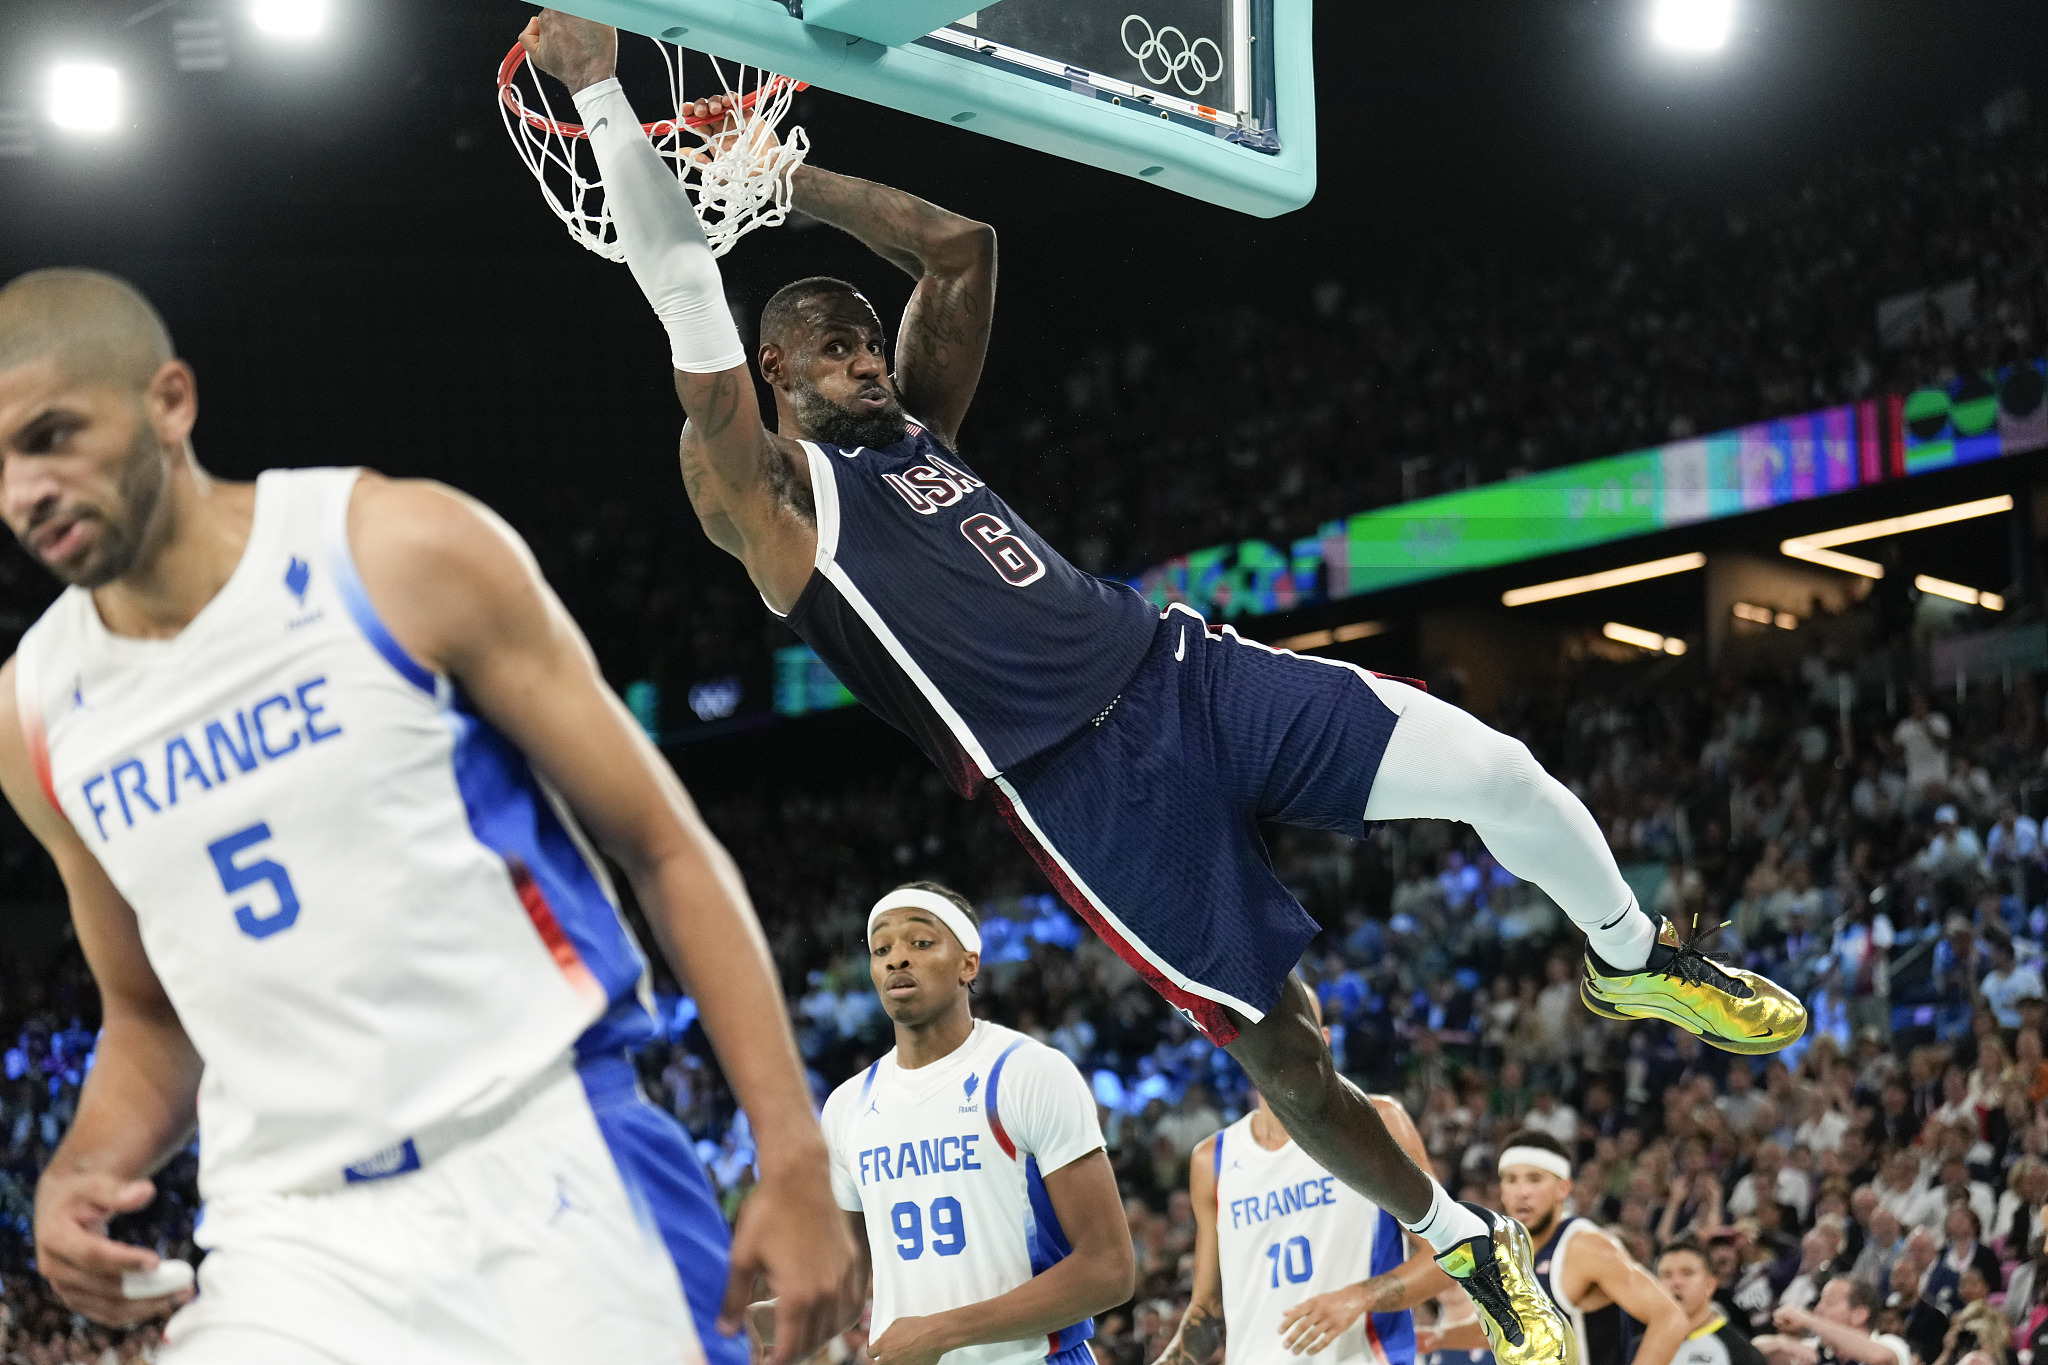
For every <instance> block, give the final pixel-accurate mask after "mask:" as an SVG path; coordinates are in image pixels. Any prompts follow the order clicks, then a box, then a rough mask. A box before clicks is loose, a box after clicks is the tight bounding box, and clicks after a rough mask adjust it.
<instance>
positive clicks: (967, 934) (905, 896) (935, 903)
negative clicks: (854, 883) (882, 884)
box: [868, 886, 981, 953]
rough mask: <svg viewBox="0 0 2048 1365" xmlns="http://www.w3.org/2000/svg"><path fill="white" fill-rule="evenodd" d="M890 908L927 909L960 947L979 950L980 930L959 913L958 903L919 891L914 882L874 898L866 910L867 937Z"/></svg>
mask: <svg viewBox="0 0 2048 1365" xmlns="http://www.w3.org/2000/svg"><path fill="white" fill-rule="evenodd" d="M891 910H929V911H931V913H933V914H934V915H937V916H938V917H939V923H941V924H943V925H945V926H946V927H947V928H948V929H951V930H952V931H953V937H954V938H957V939H959V940H960V946H961V947H963V948H965V949H966V950H967V951H968V952H970V953H978V952H980V951H981V930H979V929H977V928H975V927H974V921H973V920H971V919H969V918H967V916H966V915H964V914H962V913H961V910H960V907H959V906H957V905H955V904H953V902H951V901H949V900H947V899H946V898H945V897H944V896H941V895H939V894H937V893H936V892H932V891H920V890H919V889H917V888H916V887H914V886H906V887H902V888H900V889H898V890H895V891H891V892H890V893H889V894H888V895H886V896H884V897H882V898H881V899H880V900H878V901H876V902H875V908H874V909H872V910H870V911H868V937H869V938H871V939H872V938H873V937H874V936H875V921H876V920H878V919H880V918H881V917H882V916H883V915H884V914H886V913H887V912H889V911H891Z"/></svg>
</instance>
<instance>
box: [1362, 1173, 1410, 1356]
mask: <svg viewBox="0 0 2048 1365" xmlns="http://www.w3.org/2000/svg"><path fill="white" fill-rule="evenodd" d="M1407 1259H1408V1238H1407V1236H1406V1233H1405V1231H1404V1229H1403V1228H1402V1227H1401V1220H1400V1219H1398V1218H1396V1217H1394V1215H1393V1214H1391V1213H1388V1212H1387V1211H1386V1210H1385V1209H1381V1210H1380V1217H1379V1226H1378V1227H1377V1228H1376V1229H1374V1235H1373V1239H1372V1273H1373V1274H1374V1275H1376V1276H1377V1275H1386V1274H1390V1273H1391V1272H1392V1271H1393V1270H1394V1268H1395V1267H1396V1266H1398V1265H1400V1264H1401V1263H1402V1262H1403V1261H1405V1260H1407ZM1372 1330H1373V1333H1374V1335H1376V1336H1377V1337H1379V1339H1380V1349H1381V1350H1383V1351H1385V1352H1386V1353H1387V1360H1388V1361H1389V1362H1391V1365H1414V1362H1415V1315H1414V1314H1413V1313H1410V1312H1406V1311H1405V1310H1404V1311H1402V1312H1399V1313H1374V1314H1373V1315H1372Z"/></svg>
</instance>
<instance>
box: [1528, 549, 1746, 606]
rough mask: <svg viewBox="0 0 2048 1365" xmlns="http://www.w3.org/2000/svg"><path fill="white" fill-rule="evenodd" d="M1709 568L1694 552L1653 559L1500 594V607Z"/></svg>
mask: <svg viewBox="0 0 2048 1365" xmlns="http://www.w3.org/2000/svg"><path fill="white" fill-rule="evenodd" d="M1706 567H1707V557H1706V556H1705V555H1703V554H1700V553H1699V552H1698V551H1694V552H1693V553H1692V554H1689V555H1673V556H1672V557H1671V558H1669V559H1653V560H1651V561H1650V562H1649V563H1647V564H1631V565H1629V566H1628V567H1627V568H1623V569H1608V570H1606V571H1605V572H1602V573H1589V574H1581V575H1580V576H1579V577H1577V578H1560V579H1558V580H1557V581H1556V582H1554V583H1537V584H1533V585H1531V586H1530V587H1526V588H1510V589H1508V590H1507V591H1506V592H1504V593H1502V594H1501V595H1500V604H1501V605H1502V606H1504V607H1525V606H1527V605H1529V603H1531V602H1548V601H1550V600H1551V599H1552V598H1555V597H1573V596H1576V595H1577V594H1579V593H1582V592H1598V591H1600V590H1601V589H1602V588H1618V587H1620V586H1622V585H1623V584H1624V583H1640V582H1642V581H1643V580H1644V579H1648V578H1663V577H1664V576H1665V575H1667V574H1675V573H1687V572H1690V571H1691V570H1693V569H1704V568H1706Z"/></svg>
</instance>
